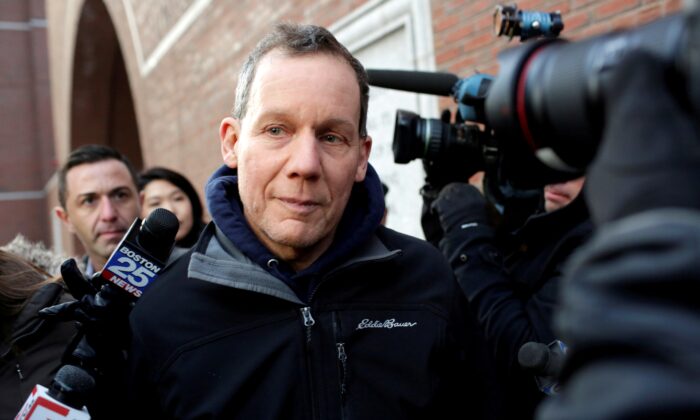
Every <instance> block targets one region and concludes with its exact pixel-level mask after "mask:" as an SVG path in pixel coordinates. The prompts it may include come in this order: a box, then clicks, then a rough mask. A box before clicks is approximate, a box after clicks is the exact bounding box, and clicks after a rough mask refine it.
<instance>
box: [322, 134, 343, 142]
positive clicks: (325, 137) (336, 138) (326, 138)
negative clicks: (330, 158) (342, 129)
mask: <svg viewBox="0 0 700 420" xmlns="http://www.w3.org/2000/svg"><path fill="white" fill-rule="evenodd" d="M322 139H323V141H325V142H326V143H338V142H341V141H342V139H341V138H340V137H339V136H336V135H335V134H324V135H323V137H322Z"/></svg>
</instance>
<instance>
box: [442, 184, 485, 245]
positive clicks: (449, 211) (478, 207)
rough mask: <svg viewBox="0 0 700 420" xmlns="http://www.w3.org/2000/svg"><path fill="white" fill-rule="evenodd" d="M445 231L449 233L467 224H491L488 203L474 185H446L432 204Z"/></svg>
mask: <svg viewBox="0 0 700 420" xmlns="http://www.w3.org/2000/svg"><path fill="white" fill-rule="evenodd" d="M431 210H432V211H433V212H434V213H436V214H437V215H438V218H439V220H440V226H441V227H442V230H443V232H445V234H448V233H450V232H452V231H454V230H456V229H460V228H462V227H463V226H465V225H469V224H472V223H475V224H480V225H484V224H489V213H488V203H487V201H486V198H484V196H483V195H482V194H481V192H480V191H479V190H478V189H477V188H476V187H475V186H473V185H470V184H467V183H462V182H453V183H451V184H448V185H446V186H445V187H444V188H443V189H442V191H440V194H439V195H438V197H437V198H436V199H435V201H434V202H433V203H432V205H431Z"/></svg>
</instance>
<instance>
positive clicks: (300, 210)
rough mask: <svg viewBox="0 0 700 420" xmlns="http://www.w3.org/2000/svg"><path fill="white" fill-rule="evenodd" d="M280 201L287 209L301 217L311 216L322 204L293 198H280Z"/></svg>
mask: <svg viewBox="0 0 700 420" xmlns="http://www.w3.org/2000/svg"><path fill="white" fill-rule="evenodd" d="M278 199H279V201H280V202H281V203H282V205H283V206H284V207H285V208H287V209H288V210H290V211H292V212H293V213H297V214H301V215H307V214H310V213H312V212H314V211H315V210H316V209H318V208H319V207H320V204H319V203H318V202H317V201H313V200H300V199H296V198H291V197H279V198H278Z"/></svg>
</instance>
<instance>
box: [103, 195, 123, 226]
mask: <svg viewBox="0 0 700 420" xmlns="http://www.w3.org/2000/svg"><path fill="white" fill-rule="evenodd" d="M118 214H119V212H118V211H117V206H116V205H115V204H114V203H113V202H112V200H110V198H109V197H102V203H101V204H100V219H102V220H106V221H112V220H116V219H117V215H118Z"/></svg>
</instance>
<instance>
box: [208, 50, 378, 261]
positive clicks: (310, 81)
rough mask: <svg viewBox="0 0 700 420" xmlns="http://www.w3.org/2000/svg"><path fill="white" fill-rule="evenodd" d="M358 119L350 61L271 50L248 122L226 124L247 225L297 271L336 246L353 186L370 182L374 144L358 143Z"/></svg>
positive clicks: (225, 150)
mask: <svg viewBox="0 0 700 420" xmlns="http://www.w3.org/2000/svg"><path fill="white" fill-rule="evenodd" d="M359 120H360V90H359V86H358V84H357V80H356V78H355V73H354V72H353V70H352V68H351V67H350V66H349V65H348V64H347V63H345V62H343V61H341V60H340V59H338V58H335V57H332V56H329V55H324V54H310V55H305V56H297V57H288V56H284V55H282V54H280V53H279V52H276V51H272V52H271V53H268V55H267V56H265V58H263V60H262V61H261V62H260V63H259V66H258V69H257V72H256V76H255V79H254V81H253V84H252V86H251V92H250V100H249V102H248V109H247V112H246V115H245V117H244V118H243V119H242V120H236V119H233V118H226V119H224V121H223V122H222V124H221V133H220V134H221V139H222V155H223V158H224V162H225V163H226V164H227V165H228V166H229V167H232V168H238V183H239V184H238V188H239V192H240V196H241V201H242V203H243V208H244V214H245V217H246V220H247V221H248V223H249V224H250V226H251V228H252V230H253V232H254V233H255V234H256V236H257V237H258V238H259V239H260V241H261V242H262V243H263V244H264V245H265V246H266V247H267V248H268V249H270V251H272V252H273V253H275V254H276V255H277V256H279V257H281V258H282V259H283V260H285V261H287V262H289V263H290V264H291V265H292V267H293V268H294V269H296V270H300V269H302V268H305V267H307V266H309V265H310V264H311V263H313V261H315V259H316V258H318V257H319V256H320V255H321V254H322V253H323V252H324V251H325V250H326V249H327V248H328V247H329V246H330V244H331V242H332V241H333V235H334V234H335V229H336V226H337V225H338V223H339V221H340V218H341V216H342V214H343V211H344V209H345V206H346V204H347V202H348V198H349V197H350V192H351V190H352V187H353V184H354V183H355V182H358V181H362V180H363V179H364V177H365V173H366V170H367V160H368V158H369V152H370V149H371V139H370V138H369V137H367V138H364V139H363V138H360V136H359V127H358V126H359Z"/></svg>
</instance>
